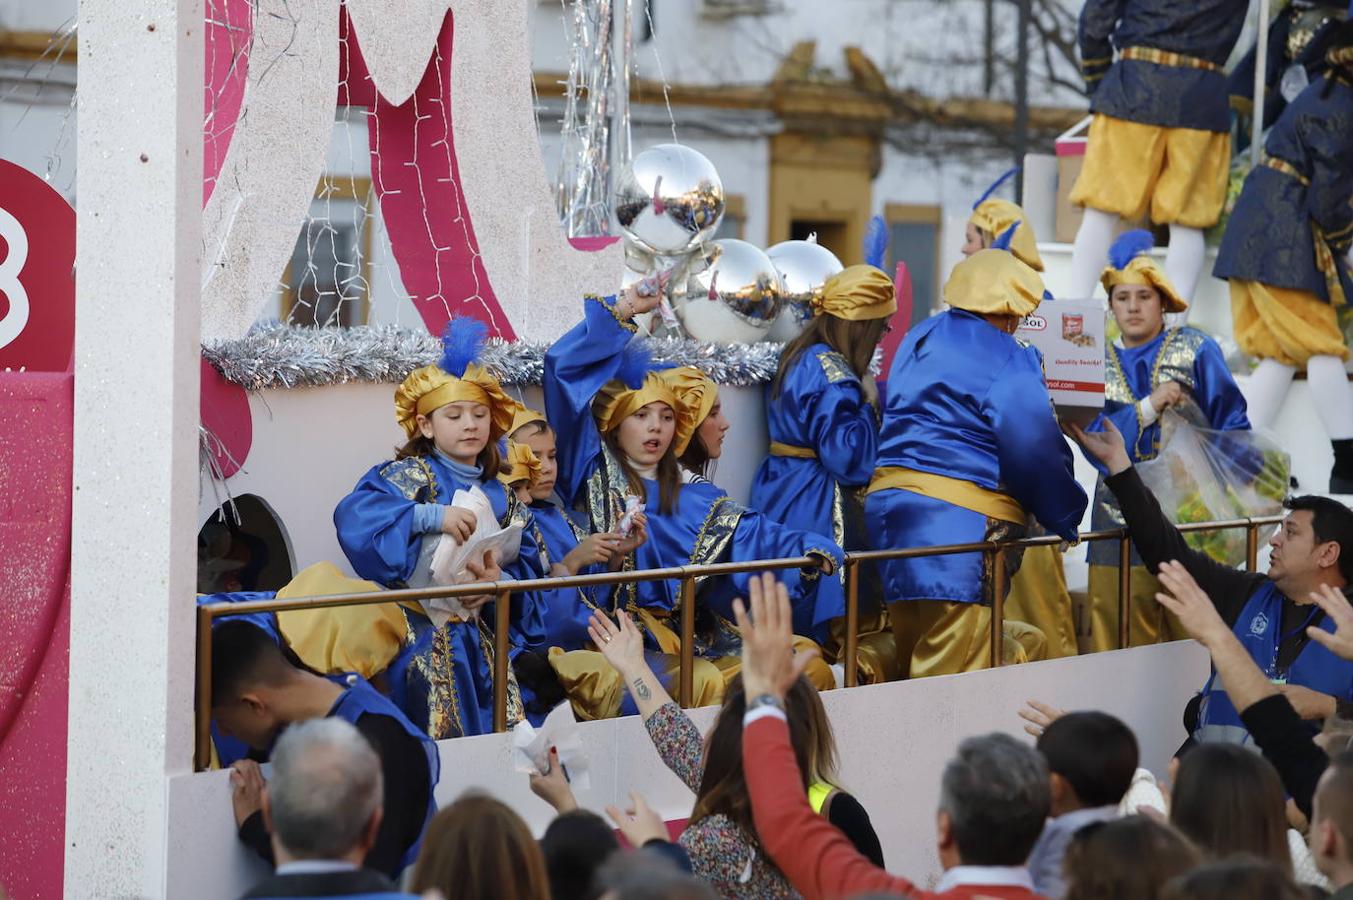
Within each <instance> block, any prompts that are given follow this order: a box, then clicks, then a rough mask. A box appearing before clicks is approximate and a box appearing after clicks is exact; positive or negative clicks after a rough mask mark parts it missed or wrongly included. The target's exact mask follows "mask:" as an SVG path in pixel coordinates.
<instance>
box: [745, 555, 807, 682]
mask: <svg viewBox="0 0 1353 900" xmlns="http://www.w3.org/2000/svg"><path fill="white" fill-rule="evenodd" d="M747 587H748V590H747V595H748V604H747V605H744V604H743V602H742V601H741V600H734V601H733V616H734V618H735V619H736V620H737V625H738V630H739V631H740V632H741V633H742V686H743V690H744V691H745V692H746V694H747V697H748V698H749V699H751V698H756V697H760V696H762V695H764V694H769V695H771V696H773V697H780V698H783V697H784V696H785V694H786V693H788V692H789V688H790V687H791V686H792V685H793V684H794V682H795V681H797V680H798V677H799V676H800V675H802V674H803V670H804V669H805V668H807V666H808V663H809V662H811V661H812V659H813V657H814V656H816V655H817V651H815V650H809V651H807V652H804V653H795V652H794V623H793V619H794V614H793V610H792V608H791V607H790V605H789V592H788V591H787V590H785V586H784V584H783V583H781V582H780V580H779V579H778V578H776V577H775V575H774V574H773V573H770V572H763V573H762V574H760V575H758V576H756V577H755V578H752V579H751V581H750V582H749V583H748V586H747Z"/></svg>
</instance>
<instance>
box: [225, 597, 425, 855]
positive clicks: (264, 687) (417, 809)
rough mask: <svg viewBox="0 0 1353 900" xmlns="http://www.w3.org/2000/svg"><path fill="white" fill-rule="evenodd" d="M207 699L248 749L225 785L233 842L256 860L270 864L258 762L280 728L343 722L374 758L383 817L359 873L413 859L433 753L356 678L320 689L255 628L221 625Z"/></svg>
mask: <svg viewBox="0 0 1353 900" xmlns="http://www.w3.org/2000/svg"><path fill="white" fill-rule="evenodd" d="M211 697H212V706H211V715H212V720H213V721H214V722H215V724H216V727H217V729H219V731H220V732H221V733H222V734H224V735H227V736H232V737H235V738H238V739H239V740H241V741H243V742H244V743H246V744H248V745H249V747H250V748H251V749H252V751H253V755H254V757H255V758H254V759H242V760H239V761H237V762H236V763H235V764H234V767H233V768H234V771H233V772H232V773H231V782H232V784H233V785H234V798H233V802H234V808H235V821H236V824H237V825H238V826H239V834H240V840H241V841H243V842H244V843H245V844H247V845H248V846H249V847H251V848H253V849H254V850H255V851H256V852H257V853H258V854H259V855H260V856H262V857H263V858H265V859H268V860H271V859H272V849H271V848H272V842H271V840H270V838H269V835H268V827H267V824H266V821H265V818H264V816H263V801H262V796H263V791H264V789H265V783H264V779H263V775H262V772H261V770H260V769H259V761H266V760H267V759H268V758H269V755H270V754H271V753H272V751H273V745H274V743H275V742H277V740H278V735H279V734H281V733H282V732H283V729H285V728H286V727H287V726H288V725H291V724H292V723H295V722H304V721H308V720H311V719H322V718H326V717H328V718H336V719H343V720H345V721H347V722H350V723H352V724H353V725H354V726H356V728H357V730H358V731H359V732H361V734H362V735H363V736H364V737H365V738H366V740H367V741H369V742H370V744H371V746H372V747H374V748H375V750H376V753H377V755H378V756H379V757H380V769H381V774H382V784H383V785H384V787H383V795H382V796H383V801H382V804H381V805H382V807H383V808H384V810H385V814H384V817H383V818H382V820H381V823H380V829H379V831H378V832H377V833H376V836H375V842H374V843H373V844H372V846H371V848H370V853H369V854H368V855H367V858H366V864H367V865H368V866H369V867H370V868H372V869H376V870H377V871H380V872H384V873H386V874H388V875H390V876H396V875H398V874H399V872H400V871H401V870H402V869H403V868H404V867H405V866H406V865H407V864H409V863H410V862H412V861H413V859H414V857H415V856H417V854H418V844H419V840H420V839H421V837H422V834H423V828H424V826H425V825H426V824H427V821H428V819H430V818H431V816H432V813H433V812H434V811H435V810H436V805H435V802H434V800H433V796H432V791H433V788H434V787H436V784H437V780H438V776H439V774H440V757H439V756H438V753H437V745H436V743H435V742H433V741H432V739H431V738H429V737H428V736H427V735H426V734H424V733H423V732H422V731H420V730H419V729H418V728H416V727H414V725H413V723H412V722H410V721H409V720H408V718H407V717H405V715H404V714H403V713H402V712H400V711H399V709H398V708H397V707H396V706H395V705H394V704H393V703H391V702H390V701H389V700H388V699H386V698H385V697H384V696H382V695H381V694H379V693H377V692H376V690H375V689H374V688H372V687H371V685H369V684H368V683H367V682H366V681H365V680H364V679H363V678H361V677H360V676H357V675H348V676H340V677H339V678H338V679H336V680H330V679H328V678H323V677H321V676H319V675H315V674H314V673H312V672H309V671H306V670H304V669H299V668H297V667H296V666H294V665H292V664H291V663H290V662H289V661H288V660H287V658H286V656H285V655H284V653H283V650H282V647H281V646H280V645H279V644H278V643H277V641H276V640H274V639H273V638H272V637H270V636H269V635H268V633H267V632H265V631H263V630H262V629H261V628H259V627H258V626H257V625H255V624H253V623H251V622H247V621H238V620H236V621H225V622H222V623H220V624H219V625H217V626H216V627H215V628H214V629H213V630H212V635H211Z"/></svg>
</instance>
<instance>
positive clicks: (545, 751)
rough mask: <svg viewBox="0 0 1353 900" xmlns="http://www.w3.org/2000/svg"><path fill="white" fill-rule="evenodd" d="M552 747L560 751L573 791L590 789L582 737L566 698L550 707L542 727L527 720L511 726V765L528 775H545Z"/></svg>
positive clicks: (561, 761)
mask: <svg viewBox="0 0 1353 900" xmlns="http://www.w3.org/2000/svg"><path fill="white" fill-rule="evenodd" d="M551 747H553V748H554V749H555V750H557V751H558V752H559V764H560V765H561V766H563V767H564V774H565V776H567V777H568V780H569V783H570V784H572V785H573V788H574V790H583V791H585V790H588V789H589V788H591V786H592V777H591V775H589V774H588V765H589V764H588V760H587V753H586V752H584V751H583V738H582V735H581V734H580V733H579V732H578V720H577V719H575V718H574V717H573V707H572V706H570V705H569V704H568V702H567V701H566V702H564V703H560V704H559V705H558V706H556V707H555V708H554V709H552V710H550V714H549V715H548V716H546V717H545V721H544V722H542V723H540V727H539V728H534V727H532V726H531V723H530V722H528V721H526V720H525V719H523V720H522V721H520V722H518V723H517V726H516V727H515V728H513V729H512V767H513V768H514V769H516V770H517V771H518V772H521V773H522V774H525V775H530V774H539V775H544V774H545V773H546V772H548V771H549V768H550V748H551Z"/></svg>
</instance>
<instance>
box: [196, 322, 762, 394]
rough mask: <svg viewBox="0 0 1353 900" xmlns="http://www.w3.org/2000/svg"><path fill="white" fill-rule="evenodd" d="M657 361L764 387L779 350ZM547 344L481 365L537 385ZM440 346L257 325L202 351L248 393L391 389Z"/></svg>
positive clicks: (673, 341)
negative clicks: (356, 386) (353, 385)
mask: <svg viewBox="0 0 1353 900" xmlns="http://www.w3.org/2000/svg"><path fill="white" fill-rule="evenodd" d="M649 345H650V347H651V348H652V350H653V358H654V359H656V360H658V361H659V362H664V363H670V364H672V365H679V366H694V367H695V368H697V369H700V370H701V371H703V372H705V373H707V374H708V375H709V377H710V378H712V379H714V381H715V382H717V383H718V384H724V385H730V386H738V387H741V386H747V385H757V384H765V383H767V382H769V381H770V380H771V379H772V378H774V377H775V369H776V367H777V366H778V365H779V363H780V347H781V345H780V344H775V343H759V344H716V343H709V342H702V341H692V340H681V339H677V338H665V339H661V340H653V341H650V342H649ZM548 349H549V347H548V345H546V344H536V343H529V342H525V341H518V342H514V343H510V344H509V343H506V342H505V341H502V340H497V339H495V340H491V341H489V342H488V343H487V344H486V345H485V347H484V351H483V353H482V355H481V356H480V362H482V363H483V364H484V365H485V366H486V367H488V368H489V369H490V370H491V371H493V373H494V374H495V375H497V376H498V378H499V380H501V381H502V382H503V384H506V385H512V386H526V385H538V384H540V382H541V378H542V377H543V376H544V374H545V351H546V350H548ZM441 352H442V345H441V341H439V340H438V339H437V338H436V337H435V336H433V335H432V334H430V333H428V332H427V331H425V330H423V329H421V328H419V329H414V328H399V327H396V326H393V325H374V326H358V327H354V328H308V327H299V326H295V325H284V324H280V323H272V324H266V325H258V326H255V327H254V328H253V329H251V330H250V332H249V333H248V334H246V335H245V336H244V337H242V338H240V339H239V340H234V341H222V342H219V343H216V344H213V345H211V346H209V347H204V348H203V350H202V354H203V356H204V357H206V360H207V362H209V363H211V364H212V365H213V366H214V367H216V370H217V371H219V372H220V373H221V375H222V377H224V378H225V379H226V381H229V382H232V383H233V384H238V385H239V386H240V387H242V388H244V389H246V390H250V391H261V390H264V389H266V388H299V387H325V386H328V385H333V384H347V383H349V382H366V383H369V384H394V383H397V382H399V381H402V380H403V379H404V376H406V375H408V374H409V373H410V372H412V371H413V370H414V369H416V368H418V367H419V366H426V365H429V364H431V363H434V362H436V361H437V358H438V357H439V356H440V355H441Z"/></svg>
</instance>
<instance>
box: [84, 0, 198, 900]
mask: <svg viewBox="0 0 1353 900" xmlns="http://www.w3.org/2000/svg"><path fill="white" fill-rule="evenodd" d="M202 31H203V13H202V0H138V2H136V3H134V4H128V3H126V2H123V0H82V2H81V3H80V22H79V40H80V65H79V73H78V77H79V87H78V92H79V104H80V107H79V112H80V130H79V139H78V140H79V144H78V158H79V173H78V203H79V218H78V225H77V239H78V251H77V255H76V271H77V281H76V329H75V462H74V468H75V492H74V501H73V508H72V515H73V518H74V524H73V535H72V548H71V645H70V719H69V721H70V737H69V757H68V763H67V776H66V777H67V782H66V871H65V879H66V890H65V894H66V896H68V897H95V896H99V897H106V896H119V897H125V896H136V897H160V896H163V895H164V892H165V888H164V883H165V862H166V855H167V847H168V841H169V834H168V822H167V821H166V779H167V776H169V775H172V774H175V773H179V772H184V771H187V770H188V769H190V767H191V765H192V703H193V643H192V641H193V627H192V610H193V593H194V589H195V580H196V579H195V567H196V551H195V535H196V530H197V529H196V521H195V520H196V512H197V490H198V475H197V472H198V463H197V423H198V365H199V363H198V359H199V339H198V333H199V331H198V322H199V306H200V294H201V290H200V285H201V274H200V257H201V238H200V233H201V221H202V84H203V81H202V78H203V74H202V46H203V35H202Z"/></svg>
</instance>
